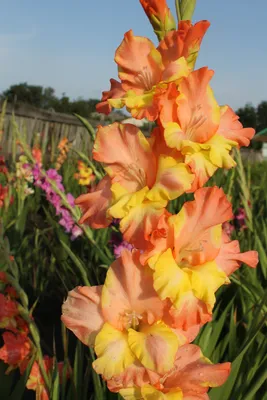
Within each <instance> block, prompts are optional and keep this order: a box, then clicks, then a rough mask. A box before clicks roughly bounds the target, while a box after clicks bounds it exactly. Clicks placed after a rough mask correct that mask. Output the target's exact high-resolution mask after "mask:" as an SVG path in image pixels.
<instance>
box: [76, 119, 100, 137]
mask: <svg viewBox="0 0 267 400" xmlns="http://www.w3.org/2000/svg"><path fill="white" fill-rule="evenodd" d="M74 115H75V117H77V118H78V119H79V120H80V121H81V123H82V124H83V126H84V127H85V128H86V130H87V132H88V133H89V135H90V137H91V139H93V141H94V140H95V129H94V128H93V127H92V125H91V124H90V122H89V121H88V120H87V119H85V118H83V117H81V116H80V115H79V114H75V113H74Z"/></svg>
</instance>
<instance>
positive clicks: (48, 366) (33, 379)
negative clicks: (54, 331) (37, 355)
mask: <svg viewBox="0 0 267 400" xmlns="http://www.w3.org/2000/svg"><path fill="white" fill-rule="evenodd" d="M43 362H44V368H45V371H46V373H48V374H49V373H51V372H52V369H53V365H54V361H53V358H52V357H48V356H44V358H43ZM27 365H28V363H27V362H24V363H22V365H21V367H20V373H21V374H23V373H24V371H25V369H26V368H27ZM57 368H58V372H59V380H60V381H61V379H62V370H63V363H62V362H59V363H58V364H57ZM26 387H27V389H29V390H34V391H35V392H36V399H38V400H49V399H50V396H49V393H48V392H47V389H46V387H45V382H44V378H43V375H42V373H41V370H40V367H39V364H38V362H37V361H35V362H34V363H33V366H32V369H31V372H30V376H29V379H28V381H27V384H26Z"/></svg>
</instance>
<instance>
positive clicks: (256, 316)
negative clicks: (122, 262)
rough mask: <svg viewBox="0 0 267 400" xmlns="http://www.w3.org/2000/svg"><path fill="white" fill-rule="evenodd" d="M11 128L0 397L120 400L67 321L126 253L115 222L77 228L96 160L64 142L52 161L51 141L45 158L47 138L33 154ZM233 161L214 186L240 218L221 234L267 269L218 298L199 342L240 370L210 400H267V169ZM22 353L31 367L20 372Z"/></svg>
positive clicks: (237, 278) (4, 184)
mask: <svg viewBox="0 0 267 400" xmlns="http://www.w3.org/2000/svg"><path fill="white" fill-rule="evenodd" d="M3 118H4V115H2V122H3ZM13 124H14V132H16V135H15V136H14V140H15V146H14V148H16V151H18V152H19V154H21V155H19V154H17V156H16V157H15V154H14V155H13V162H12V157H9V159H6V160H5V159H4V157H3V156H2V157H1V167H0V168H1V169H0V173H1V175H0V177H1V186H0V189H1V203H0V206H1V208H0V212H1V237H0V240H1V242H0V246H1V247H0V249H1V250H0V251H1V258H0V260H1V264H0V267H1V270H0V271H1V272H0V277H1V286H0V288H1V294H0V301H1V308H0V310H1V311H0V317H1V319H0V321H1V322H0V323H1V325H0V327H1V332H2V339H1V340H2V345H3V341H5V343H6V344H5V346H6V347H2V348H1V346H0V348H1V350H0V358H1V360H2V361H1V364H0V374H1V376H0V382H1V398H3V399H13V400H18V399H28V398H29V399H30V398H35V397H34V395H35V393H34V390H35V391H37V392H38V390H39V395H40V393H41V394H42V390H43V388H44V387H45V386H44V385H45V384H46V383H47V385H48V388H49V390H50V397H49V398H51V399H53V400H54V399H59V398H63V399H65V398H66V399H89V398H92V399H93V398H95V397H94V394H92V393H95V394H97V396H98V397H96V398H97V399H106V398H116V396H118V395H116V394H112V393H110V392H108V391H107V389H106V386H105V383H104V382H102V381H101V380H100V379H99V377H98V375H97V374H96V373H95V372H94V370H93V369H92V368H91V363H90V361H92V360H93V359H94V354H93V352H92V351H90V350H89V349H88V348H87V347H86V346H84V345H82V344H81V343H80V342H79V341H78V340H77V339H76V338H75V337H74V335H73V334H72V333H70V332H69V331H68V330H66V328H65V327H64V325H63V324H62V323H61V322H60V316H61V306H62V303H63V301H64V299H65V298H66V296H67V293H68V291H69V290H71V289H72V288H73V287H75V286H77V285H98V284H100V283H103V282H104V279H105V274H106V271H107V268H108V266H109V265H110V263H111V262H112V261H113V260H114V258H115V257H116V256H117V255H118V254H119V253H120V246H123V241H122V237H121V234H120V232H119V230H118V226H117V225H116V223H114V224H112V225H111V226H110V227H109V228H108V229H100V230H93V229H90V228H89V227H88V226H85V225H82V226H80V225H79V224H78V220H79V218H80V215H81V214H80V210H79V208H78V207H77V206H73V199H74V197H77V196H78V195H79V194H81V193H85V192H86V190H87V188H88V187H89V188H90V187H93V186H94V184H95V181H96V180H97V179H99V178H100V177H101V176H102V174H103V170H102V169H101V168H99V165H98V166H97V165H96V164H95V163H94V162H92V161H91V160H90V158H89V157H90V155H88V154H79V157H77V153H76V152H75V151H74V149H72V148H71V147H70V146H69V145H68V141H67V139H64V138H63V139H62V140H61V141H60V143H58V146H57V150H56V152H55V153H54V154H52V153H51V146H50V144H49V142H48V143H46V148H45V151H43V152H42V151H41V148H42V138H41V136H40V135H36V137H35V138H34V140H33V143H32V144H31V146H29V145H27V144H26V143H25V142H24V139H23V133H22V132H20V131H19V130H18V127H17V125H16V120H15V118H14V120H13ZM85 124H86V122H85ZM86 126H87V129H88V135H92V134H93V131H92V129H90V127H89V126H88V125H86ZM3 134H5V133H4V132H3ZM235 158H236V160H237V167H236V168H235V169H232V170H231V171H227V172H225V171H218V172H217V174H215V176H214V177H213V178H212V180H211V181H210V182H209V185H211V186H212V185H218V186H223V187H224V190H225V192H226V194H227V196H228V198H230V199H231V201H232V204H233V210H234V214H235V218H234V219H233V220H232V221H231V222H230V223H229V224H228V223H226V224H225V227H224V229H226V230H227V231H228V232H230V234H231V237H232V238H233V239H235V238H237V239H238V240H239V241H240V244H241V248H242V249H257V250H258V252H259V255H260V263H259V265H258V267H257V268H256V269H255V270H252V269H249V268H246V267H242V268H241V269H240V270H238V271H237V272H236V273H234V274H233V275H232V276H231V284H230V285H226V286H223V287H222V288H221V289H220V290H219V291H218V292H217V295H216V298H217V303H216V306H215V311H214V316H213V320H212V322H210V323H208V324H207V325H205V326H204V327H203V328H202V330H201V332H200V334H199V335H198V336H197V338H196V340H195V343H197V344H199V345H200V346H201V348H202V349H203V350H202V351H203V353H204V355H205V356H206V357H208V358H210V359H211V361H212V362H222V361H224V360H228V361H231V362H232V363H233V364H232V371H231V375H230V377H229V379H228V381H227V382H226V383H225V384H224V385H223V386H222V387H220V388H214V389H212V390H211V391H210V393H209V396H210V398H211V399H214V400H220V399H221V400H227V399H229V400H233V399H236V400H239V399H240V400H241V399H242V400H252V399H257V400H258V399H266V398H267V397H266V390H267V387H266V370H267V358H266V354H267V343H266V339H265V338H266V330H267V329H266V322H267V320H266V310H267V309H266V307H267V256H266V249H267V224H266V218H267V187H266V181H267V165H266V163H264V162H263V163H256V164H253V165H250V164H248V163H246V162H244V163H242V159H241V157H240V153H238V152H236V154H235ZM38 165H39V167H38ZM38 168H39V169H38ZM41 175H42V176H43V177H41V178H40V176H41ZM191 197H192V195H184V196H182V197H181V198H179V199H178V200H175V201H172V202H170V204H169V209H170V211H172V212H177V211H179V209H180V207H181V205H182V204H183V202H184V200H185V198H187V199H191ZM9 300H10V302H12V304H15V305H16V306H15V308H14V309H12V307H11V305H10V304H8V303H7V302H8V301H9ZM4 302H6V303H4ZM5 313H6V315H5ZM10 315H11V316H12V318H11V320H12V321H11V322H10ZM10 323H11V325H12V324H14V326H16V328H19V330H21V331H22V332H24V334H25V336H26V337H29V338H30V349H29V348H28V347H25V348H23V347H19V345H21V343H17V341H16V336H15V335H16V334H13V333H12V326H10ZM5 335H6V336H5ZM8 335H10V338H9V337H8ZM17 340H18V339H17ZM16 346H17V347H16ZM21 352H25V354H24V355H25V356H26V358H27V365H25V366H24V367H23V366H21V365H20V367H19V368H17V359H18V358H19V357H21ZM42 376H44V377H43V378H42ZM26 385H27V388H28V389H25V387H26ZM40 398H43V397H40Z"/></svg>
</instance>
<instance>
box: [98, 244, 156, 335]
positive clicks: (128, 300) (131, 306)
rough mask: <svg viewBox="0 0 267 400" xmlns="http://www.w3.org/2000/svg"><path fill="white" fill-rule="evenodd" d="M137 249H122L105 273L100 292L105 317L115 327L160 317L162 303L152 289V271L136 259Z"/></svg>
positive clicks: (150, 320)
mask: <svg viewBox="0 0 267 400" xmlns="http://www.w3.org/2000/svg"><path fill="white" fill-rule="evenodd" d="M139 258H140V253H139V252H138V251H133V252H130V251H129V250H124V251H122V253H121V257H120V258H119V259H117V260H116V261H114V263H113V264H112V265H111V267H110V268H109V270H108V272H107V276H106V280H105V284H104V286H103V291H102V300H101V304H102V311H103V315H104V317H105V320H106V321H108V322H109V323H110V324H112V325H113V326H114V327H116V328H117V329H120V330H123V329H125V328H126V329H128V328H129V327H131V326H132V325H136V327H137V326H138V325H139V323H140V322H141V321H142V322H148V323H149V324H152V323H154V322H155V321H157V320H159V319H161V317H162V314H163V308H164V303H163V302H162V301H161V300H160V299H159V297H158V296H157V293H156V291H155V289H154V288H153V277H152V272H151V271H150V270H149V269H147V268H144V267H143V266H142V265H141V264H140V262H139Z"/></svg>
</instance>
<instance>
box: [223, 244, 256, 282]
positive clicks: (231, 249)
mask: <svg viewBox="0 0 267 400" xmlns="http://www.w3.org/2000/svg"><path fill="white" fill-rule="evenodd" d="M258 262H259V256H258V253H257V251H246V252H245V253H241V252H240V247H239V243H238V240H233V241H228V240H227V239H226V238H225V240H224V242H223V244H222V246H221V249H220V252H219V254H218V256H217V257H216V264H217V266H218V267H219V268H220V269H221V270H222V271H224V273H225V274H226V275H227V276H229V275H231V274H232V273H233V272H235V271H236V270H237V269H238V268H239V267H240V265H241V264H242V263H244V264H247V265H248V266H249V267H251V268H256V266H257V264H258Z"/></svg>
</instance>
